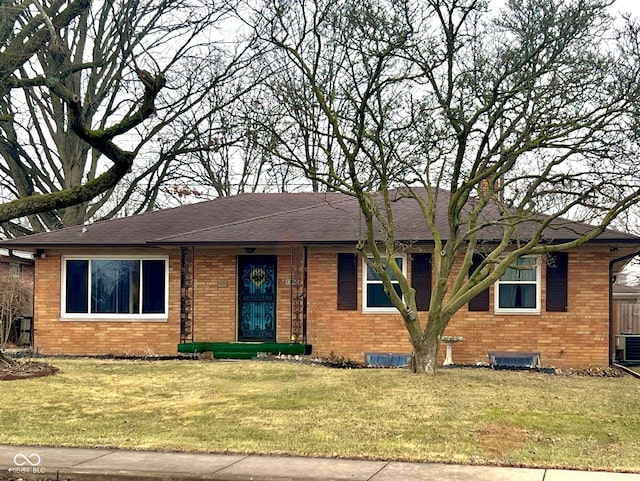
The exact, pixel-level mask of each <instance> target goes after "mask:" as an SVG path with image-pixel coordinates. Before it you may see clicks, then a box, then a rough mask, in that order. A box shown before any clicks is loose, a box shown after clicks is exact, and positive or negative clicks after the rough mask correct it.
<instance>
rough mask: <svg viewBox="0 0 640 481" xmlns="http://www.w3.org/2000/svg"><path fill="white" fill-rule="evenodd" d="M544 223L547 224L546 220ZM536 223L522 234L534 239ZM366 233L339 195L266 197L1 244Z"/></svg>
mask: <svg viewBox="0 0 640 481" xmlns="http://www.w3.org/2000/svg"><path fill="white" fill-rule="evenodd" d="M401 192H402V191H396V192H395V194H394V195H395V196H396V198H395V201H394V203H393V205H394V216H395V222H396V236H397V237H396V238H397V240H400V241H406V242H427V243H428V242H430V241H433V236H432V233H431V232H430V230H429V228H428V226H427V224H426V223H425V221H424V218H423V217H422V212H421V210H420V208H419V206H418V203H417V202H416V201H415V200H413V199H411V198H408V197H404V196H403V195H401ZM439 195H440V196H441V198H440V199H439V204H440V205H443V206H446V204H447V203H448V199H447V196H448V192H446V191H439ZM541 218H542V217H541ZM435 221H436V224H437V225H438V226H439V229H440V230H441V232H447V229H448V227H447V226H448V219H447V211H446V208H443V209H440V210H439V211H438V212H437V213H436V219H435ZM534 224H535V223H534V222H533V221H531V222H530V223H529V225H527V224H526V223H525V224H523V225H522V226H521V227H520V228H519V232H518V234H519V236H521V237H525V238H526V237H527V232H531V229H532V228H533V226H534ZM590 228H591V227H590V226H588V225H586V224H581V223H576V222H569V221H562V222H560V221H557V222H555V223H554V225H553V227H551V228H549V229H547V231H546V232H545V234H546V241H547V242H559V241H566V240H571V239H575V238H576V237H577V236H578V235H580V234H581V233H584V232H586V231H587V230H589V229H590ZM365 232H366V226H365V224H364V220H363V219H362V216H361V213H360V209H359V206H358V202H357V201H356V199H354V198H352V197H349V196H347V195H344V194H339V193H294V194H283V193H261V194H241V195H237V196H233V197H221V198H218V199H214V200H211V201H207V202H202V203H198V204H191V205H186V206H182V207H176V208H173V209H166V210H159V211H154V212H149V213H146V214H141V215H137V216H131V217H124V218H119V219H112V220H108V221H102V222H96V223H94V224H91V225H88V226H76V227H69V228H66V229H61V230H58V231H53V232H48V233H42V234H35V235H32V236H27V237H22V238H18V239H13V240H9V241H4V242H2V243H0V245H3V246H4V247H22V248H31V249H37V248H45V247H107V246H122V247H125V246H130V247H134V246H149V245H154V246H162V245H196V244H209V245H231V244H243V245H248V244H272V243H274V244H275V243H306V244H312V243H325V244H336V243H355V242H357V241H358V240H360V239H363V238H364V234H365ZM501 234H502V228H501V227H500V226H499V225H496V226H492V227H489V228H486V229H484V230H483V234H482V238H483V239H485V240H487V241H491V240H495V239H499V238H500V237H501ZM597 241H600V242H629V243H637V244H640V238H639V237H636V236H633V235H631V234H626V233H622V232H617V231H613V230H607V231H605V232H604V233H603V234H601V235H600V236H599V237H598V239H597Z"/></svg>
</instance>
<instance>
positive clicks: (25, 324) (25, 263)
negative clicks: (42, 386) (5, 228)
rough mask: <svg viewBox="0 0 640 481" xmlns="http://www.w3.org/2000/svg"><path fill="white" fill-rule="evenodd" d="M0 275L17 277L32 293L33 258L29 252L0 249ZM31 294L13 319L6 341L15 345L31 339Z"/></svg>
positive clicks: (29, 342)
mask: <svg viewBox="0 0 640 481" xmlns="http://www.w3.org/2000/svg"><path fill="white" fill-rule="evenodd" d="M0 276H2V277H3V278H5V279H6V277H5V276H9V277H18V278H21V279H22V280H23V282H25V283H26V284H27V285H28V286H30V288H31V293H33V283H34V260H33V255H32V254H31V253H29V252H23V251H16V250H13V249H0ZM32 320H33V294H32V295H31V300H30V301H29V302H28V304H27V307H26V308H25V309H24V310H23V311H22V312H20V313H19V315H18V317H17V318H16V319H14V322H13V324H14V325H13V327H12V329H11V333H10V335H9V339H8V342H9V343H10V344H12V345H17V346H29V345H30V344H31V340H32Z"/></svg>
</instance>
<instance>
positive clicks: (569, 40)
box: [253, 0, 640, 373]
mask: <svg viewBox="0 0 640 481" xmlns="http://www.w3.org/2000/svg"><path fill="white" fill-rule="evenodd" d="M610 4H611V2H609V1H603V0H575V1H564V0H563V1H560V0H509V1H508V2H507V3H506V5H504V6H502V7H501V8H502V10H500V12H498V10H497V8H496V9H494V10H493V11H492V10H490V9H489V4H488V2H486V1H482V0H455V1H453V0H427V1H410V0H409V1H405V0H403V1H396V0H365V1H362V2H349V1H344V0H290V1H286V2H280V1H278V2H274V1H265V2H264V4H263V5H262V6H261V7H260V8H259V10H257V11H256V12H254V17H253V18H254V19H255V22H256V28H257V30H258V31H259V32H260V34H261V36H262V39H263V40H264V41H265V42H267V43H268V44H269V45H271V47H272V50H271V52H270V53H269V56H268V57H267V59H266V62H267V63H268V65H270V66H272V68H273V77H272V78H271V85H272V92H273V95H274V96H277V97H278V99H279V103H280V105H281V106H282V109H283V114H282V115H281V118H280V119H279V122H277V123H276V124H274V125H273V126H272V127H271V132H270V135H272V136H275V137H276V138H278V139H279V141H278V142H274V143H273V144H272V145H271V147H270V153H271V154H272V155H277V156H279V157H280V158H281V159H283V161H286V162H288V163H290V164H291V165H292V166H293V167H294V168H296V169H301V170H302V171H304V172H305V175H306V176H308V177H309V178H310V179H312V180H313V181H314V182H317V183H319V184H322V185H324V186H325V187H326V188H328V189H331V190H337V191H341V192H344V193H347V194H349V195H352V196H354V197H355V198H356V199H357V200H358V202H359V205H360V210H361V214H362V218H363V219H364V223H365V225H366V232H365V234H364V235H363V239H362V244H361V246H360V249H361V250H362V252H363V255H364V256H365V258H367V259H368V262H369V265H370V266H371V268H373V269H374V270H375V272H376V273H377V275H378V276H379V277H380V279H381V280H382V282H383V284H384V286H385V292H386V293H387V295H388V296H389V298H390V300H391V302H392V304H393V305H394V306H395V307H396V308H397V309H398V311H399V313H400V315H401V316H402V319H403V321H404V324H405V327H406V328H407V330H408V332H409V337H410V340H411V343H412V345H413V349H414V360H415V369H416V371H417V372H423V373H434V372H435V370H436V366H437V359H438V357H437V356H438V349H439V345H440V340H441V337H442V335H443V332H444V330H445V328H446V327H447V324H448V322H449V320H450V319H451V318H452V316H453V315H454V313H456V312H457V311H458V310H459V309H461V308H462V307H463V306H464V305H465V304H467V303H468V302H469V301H471V300H472V299H473V298H474V297H475V296H476V295H478V294H479V293H481V292H482V291H484V290H485V289H487V288H489V287H490V286H492V285H493V284H494V283H496V281H497V280H498V279H500V278H501V276H503V275H504V274H505V273H506V272H507V271H508V269H511V270H513V269H526V268H527V265H525V264H522V263H520V262H519V260H520V259H522V258H523V256H526V255H536V256H538V257H537V258H538V259H541V260H542V259H545V258H546V257H547V256H552V255H553V253H555V252H559V251H563V250H567V249H572V248H575V247H578V246H580V245H582V244H584V243H586V242H588V241H590V240H592V239H594V238H596V237H597V236H598V235H600V234H601V233H602V232H603V231H604V230H605V229H606V228H607V227H608V226H609V225H610V224H611V223H612V222H613V221H614V220H615V219H616V218H617V217H618V216H620V215H621V214H623V213H624V212H625V211H627V210H628V209H629V208H630V207H631V206H633V205H634V204H636V203H637V202H638V200H640V172H639V170H640V164H639V163H638V161H637V159H638V143H637V140H638V137H637V132H638V128H637V119H638V99H639V97H638V96H639V84H638V80H637V79H638V78H640V76H639V73H640V62H639V53H640V49H639V48H638V46H639V43H638V41H639V39H640V37H639V31H638V26H637V25H636V24H634V23H633V22H627V23H626V26H625V27H624V28H623V29H620V30H618V29H616V27H615V26H614V24H613V22H612V19H611V18H609V17H608V14H607V11H608V10H607V9H608V7H609V5H610ZM496 7H498V6H496ZM265 125H268V124H267V123H265ZM397 188H402V189H401V191H398V190H395V189H397ZM398 192H402V195H403V196H405V197H407V196H408V197H411V198H412V199H414V200H415V202H417V203H418V204H419V205H420V207H421V208H422V212H423V214H424V222H425V223H426V225H427V226H428V227H429V229H430V230H431V232H432V234H433V238H434V246H433V253H434V255H433V290H432V293H431V298H430V306H429V311H428V314H427V315H426V316H425V318H422V319H421V318H420V317H421V316H418V315H417V308H416V300H415V290H414V289H413V288H412V286H411V285H410V284H409V282H408V280H407V278H406V276H405V275H404V274H403V270H402V269H401V267H400V266H399V265H398V263H397V262H396V260H395V256H396V255H397V254H398V253H401V252H402V251H403V249H405V248H406V247H407V241H410V239H409V240H408V239H403V238H398V236H397V231H396V224H395V215H396V211H395V209H394V205H396V204H395V202H394V200H395V199H396V197H397V195H398ZM443 210H444V211H445V212H446V214H447V215H446V217H442V216H440V217H438V216H436V213H437V212H442V211H443ZM539 213H542V214H544V215H538V214H539ZM565 218H571V219H572V220H574V221H585V222H589V223H591V225H592V226H591V227H589V226H584V228H583V229H582V230H581V231H580V232H576V233H575V238H574V239H571V240H567V239H566V238H565V239H562V238H558V237H556V236H554V233H555V232H558V230H557V229H559V228H561V227H564V226H566V225H567V223H566V221H564V220H563V219H565ZM478 254H480V256H478ZM478 259H481V260H480V261H478ZM538 267H539V266H538ZM394 279H395V280H397V283H398V285H399V286H400V292H397V291H396V289H395V287H394V285H395V283H394V282H393V280H394Z"/></svg>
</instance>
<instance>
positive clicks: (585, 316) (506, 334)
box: [308, 251, 609, 367]
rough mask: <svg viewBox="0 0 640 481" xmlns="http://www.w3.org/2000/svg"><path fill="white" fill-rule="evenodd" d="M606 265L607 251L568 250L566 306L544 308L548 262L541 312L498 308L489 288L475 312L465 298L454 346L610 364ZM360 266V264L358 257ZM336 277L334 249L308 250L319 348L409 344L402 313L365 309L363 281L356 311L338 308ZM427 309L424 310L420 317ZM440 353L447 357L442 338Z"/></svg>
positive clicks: (556, 361) (452, 330)
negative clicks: (485, 307) (486, 301)
mask: <svg viewBox="0 0 640 481" xmlns="http://www.w3.org/2000/svg"><path fill="white" fill-rule="evenodd" d="M608 268H609V256H608V253H607V252H606V251H600V252H597V251H596V252H572V253H570V257H569V273H568V277H569V286H568V312H546V310H545V299H546V295H545V294H546V289H545V285H546V279H545V269H544V267H543V269H542V289H541V313H540V314H538V315H496V314H494V312H493V309H494V298H493V295H494V293H493V289H491V290H490V296H489V298H490V310H489V311H488V312H470V311H468V309H467V308H466V306H465V307H463V308H462V309H461V310H460V311H459V312H458V313H456V315H455V316H454V317H453V319H452V320H451V322H450V324H449V326H448V328H447V330H446V331H445V334H446V335H455V336H464V337H465V341H464V342H461V343H457V344H456V345H455V346H454V350H453V354H454V361H455V362H456V363H466V364H475V363H478V362H487V361H488V352H489V351H527V352H529V351H531V352H539V353H540V356H541V361H542V364H543V365H544V366H555V367H565V366H574V367H578V366H588V365H594V366H595V365H598V366H606V365H607V364H608V336H609V334H608V333H609V308H608V289H609V284H608V277H609V276H608ZM358 269H359V270H360V269H362V264H361V263H360V262H359V263H358ZM408 270H409V271H410V269H408ZM360 278H361V276H360V274H359V275H358V279H360ZM336 279H337V266H336V255H335V254H334V253H316V254H312V255H310V257H309V284H308V287H309V295H308V298H309V310H308V317H309V336H308V341H309V342H310V343H312V344H313V346H314V352H315V353H317V354H318V355H321V356H327V355H329V354H331V353H332V352H333V353H334V354H338V355H342V356H345V357H349V358H352V359H357V360H362V359H363V356H364V354H363V353H364V352H406V353H409V352H411V346H410V344H409V342H408V334H407V332H406V330H405V328H404V326H403V324H402V321H401V318H400V316H399V314H369V313H362V308H361V301H362V297H361V296H362V290H361V289H362V286H361V285H359V286H358V305H359V307H358V311H339V310H337V308H336V305H337V296H336V287H335V282H336ZM359 283H360V282H359ZM426 315H427V313H425V312H421V313H420V317H421V319H422V320H423V322H426ZM441 356H442V358H441V361H442V360H444V346H442V353H441Z"/></svg>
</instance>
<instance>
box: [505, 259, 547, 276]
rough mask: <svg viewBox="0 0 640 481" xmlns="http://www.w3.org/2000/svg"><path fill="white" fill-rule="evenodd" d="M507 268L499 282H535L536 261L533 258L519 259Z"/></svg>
mask: <svg viewBox="0 0 640 481" xmlns="http://www.w3.org/2000/svg"><path fill="white" fill-rule="evenodd" d="M513 265H514V266H517V267H509V268H508V269H507V271H506V272H505V273H504V274H503V275H502V277H501V278H500V280H501V281H535V280H536V278H537V269H538V268H537V266H536V259H535V258H533V257H520V258H519V259H517V260H516V261H515V262H514V263H513Z"/></svg>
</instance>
